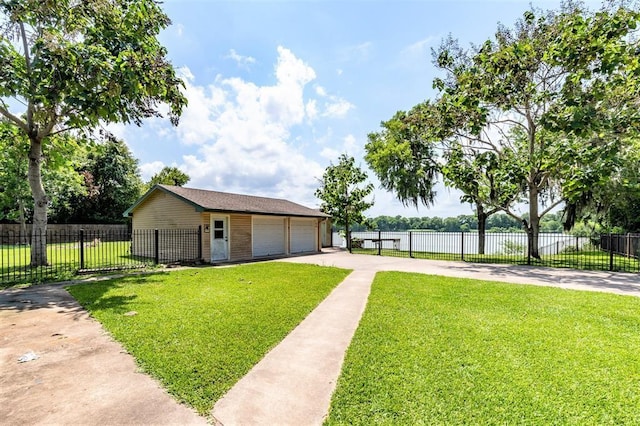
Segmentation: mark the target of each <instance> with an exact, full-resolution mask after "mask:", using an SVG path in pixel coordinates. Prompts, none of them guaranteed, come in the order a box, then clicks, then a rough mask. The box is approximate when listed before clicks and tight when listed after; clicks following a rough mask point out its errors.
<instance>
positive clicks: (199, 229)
mask: <svg viewBox="0 0 640 426" xmlns="http://www.w3.org/2000/svg"><path fill="white" fill-rule="evenodd" d="M198 260H200V261H201V260H202V225H198Z"/></svg>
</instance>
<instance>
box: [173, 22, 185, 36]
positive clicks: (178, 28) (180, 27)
mask: <svg viewBox="0 0 640 426" xmlns="http://www.w3.org/2000/svg"><path fill="white" fill-rule="evenodd" d="M173 28H174V29H175V33H176V35H177V36H178V37H182V34H183V33H184V25H182V24H177V25H174V26H173Z"/></svg>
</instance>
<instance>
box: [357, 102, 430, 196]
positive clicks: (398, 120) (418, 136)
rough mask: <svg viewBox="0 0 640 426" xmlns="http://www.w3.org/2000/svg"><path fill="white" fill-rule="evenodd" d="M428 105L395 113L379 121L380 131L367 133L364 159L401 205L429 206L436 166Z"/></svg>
mask: <svg viewBox="0 0 640 426" xmlns="http://www.w3.org/2000/svg"><path fill="white" fill-rule="evenodd" d="M430 108H431V105H430V104H429V103H428V102H426V103H424V104H420V105H416V106H415V107H414V108H413V109H412V110H411V111H409V112H404V111H398V112H397V113H396V114H395V115H394V117H393V118H392V119H391V120H389V121H386V122H385V121H383V122H382V123H381V126H382V128H383V130H382V131H380V132H377V133H369V135H368V138H369V142H368V143H367V144H366V146H365V149H366V151H367V154H366V156H365V160H366V162H367V164H369V166H370V167H371V169H372V170H373V171H374V173H375V174H376V175H377V176H378V178H379V179H380V183H381V184H382V187H383V188H385V189H387V190H388V191H393V192H394V193H395V194H396V196H397V197H398V199H399V200H400V201H401V202H402V203H403V204H404V205H410V204H411V205H414V206H416V207H417V206H418V203H419V202H421V203H422V204H424V205H425V206H428V205H431V204H433V200H434V197H435V195H436V193H435V191H434V190H433V186H434V185H435V183H436V181H437V173H438V171H439V166H438V164H437V162H436V161H435V157H436V155H435V149H436V145H435V144H434V142H433V141H432V140H431V138H432V137H431V136H430V135H429V133H428V130H429V125H430V124H429V123H428V122H427V119H428V117H429V115H428V114H427V111H428V110H429V109H430Z"/></svg>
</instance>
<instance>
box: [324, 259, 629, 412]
mask: <svg viewBox="0 0 640 426" xmlns="http://www.w3.org/2000/svg"><path fill="white" fill-rule="evenodd" d="M639 312H640V299H638V298H635V297H622V296H618V295H611V294H601V293H592V292H579V291H567V290H562V289H555V288H546V287H537V286H525V285H515V284H505V283H496V282H488V281H476V280H468V279H459V278H448V277H436V276H427V275H422V274H407V273H399V272H382V273H378V274H377V275H376V279H375V281H374V283H373V287H372V290H371V295H370V297H369V302H368V304H367V309H366V311H365V313H364V316H363V318H362V320H361V322H360V325H359V327H358V330H357V331H356V334H355V336H354V338H353V341H352V343H351V345H350V347H349V350H348V352H347V355H346V358H345V362H344V366H343V369H342V374H341V376H340V379H339V380H338V385H337V389H336V391H335V393H334V395H333V398H332V402H331V409H330V413H329V416H328V418H327V420H326V424H328V425H333V424H352V425H369V424H422V423H425V422H428V423H429V424H447V425H449V424H636V423H638V422H640V415H639V414H638V410H637V409H636V407H637V406H638V404H640V391H638V387H637V377H638V376H639V375H640V333H639V331H640V314H639Z"/></svg>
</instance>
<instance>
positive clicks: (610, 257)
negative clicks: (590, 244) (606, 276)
mask: <svg viewBox="0 0 640 426" xmlns="http://www.w3.org/2000/svg"><path fill="white" fill-rule="evenodd" d="M609 270H610V271H613V235H612V234H611V233H609Z"/></svg>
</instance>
